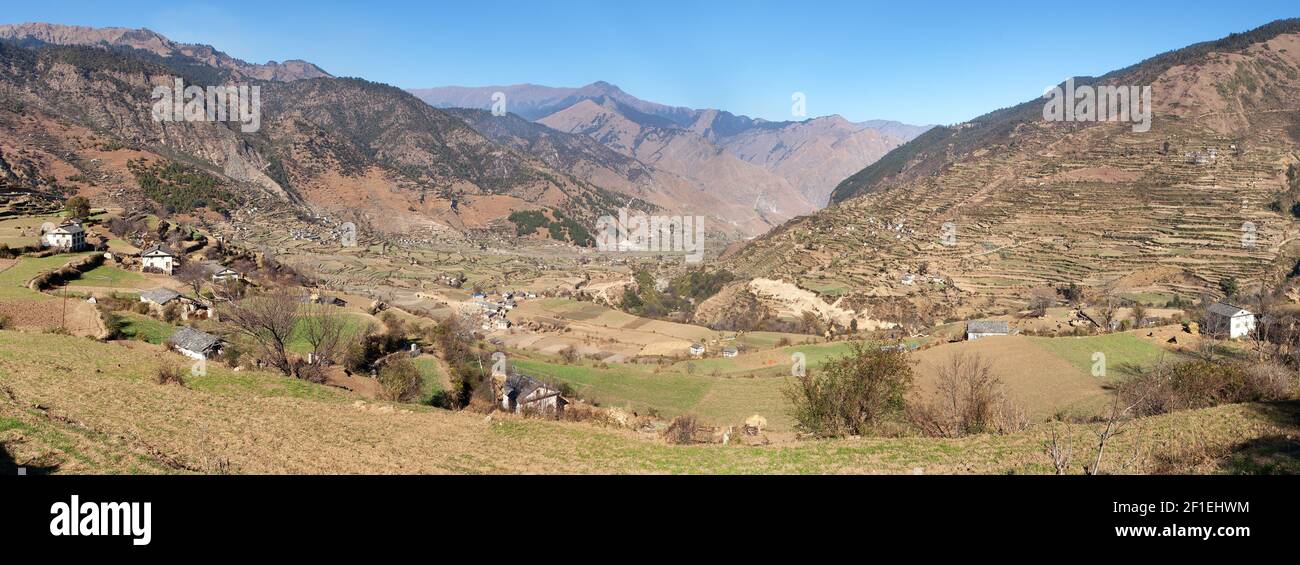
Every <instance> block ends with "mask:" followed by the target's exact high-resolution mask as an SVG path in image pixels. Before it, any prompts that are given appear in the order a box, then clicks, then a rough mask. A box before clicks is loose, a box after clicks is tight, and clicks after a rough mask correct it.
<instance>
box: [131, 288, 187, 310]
mask: <svg viewBox="0 0 1300 565" xmlns="http://www.w3.org/2000/svg"><path fill="white" fill-rule="evenodd" d="M180 298H181V293H179V292H176V291H174V290H172V289H170V288H155V289H152V290H146V291H144V292H141V293H140V302H144V303H147V304H155V305H158V306H166V305H167V304H169V303H171V301H173V300H178V299H180Z"/></svg>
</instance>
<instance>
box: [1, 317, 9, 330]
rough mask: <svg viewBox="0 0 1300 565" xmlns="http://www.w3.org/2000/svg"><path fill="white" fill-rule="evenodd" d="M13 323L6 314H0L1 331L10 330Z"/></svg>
mask: <svg viewBox="0 0 1300 565" xmlns="http://www.w3.org/2000/svg"><path fill="white" fill-rule="evenodd" d="M11 323H12V322H11V321H10V320H9V316H7V315H5V314H0V330H7V329H9V326H10V324H11Z"/></svg>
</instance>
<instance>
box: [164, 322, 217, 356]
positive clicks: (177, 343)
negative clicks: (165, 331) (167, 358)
mask: <svg viewBox="0 0 1300 565" xmlns="http://www.w3.org/2000/svg"><path fill="white" fill-rule="evenodd" d="M167 344H168V345H170V346H172V348H174V349H175V350H176V351H177V352H179V353H180V354H181V355H184V356H186V357H189V358H190V359H195V360H200V361H201V360H205V359H208V358H209V357H214V356H217V355H220V354H221V348H222V346H224V345H225V342H224V341H222V339H221V338H220V337H217V336H215V335H212V334H210V333H207V332H203V331H199V330H196V329H194V328H191V327H189V326H181V327H179V328H177V329H176V331H175V332H174V333H172V336H171V337H170V338H168V339H167Z"/></svg>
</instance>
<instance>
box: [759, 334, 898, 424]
mask: <svg viewBox="0 0 1300 565" xmlns="http://www.w3.org/2000/svg"><path fill="white" fill-rule="evenodd" d="M819 372H820V373H821V374H820V375H814V374H813V372H812V371H809V372H808V373H807V374H806V375H804V376H802V377H796V379H795V381H794V382H793V383H792V385H791V386H790V387H789V388H787V389H786V391H785V394H786V398H788V399H789V400H790V404H791V409H790V415H791V416H792V417H793V418H794V420H795V423H796V425H797V426H798V428H799V429H800V430H802V431H804V432H807V433H811V434H814V435H817V436H820V437H837V436H843V435H862V434H866V433H869V432H871V431H872V430H874V429H876V428H877V427H878V426H880V425H881V424H882V423H885V422H887V421H889V420H891V419H897V418H898V417H899V416H901V415H902V414H903V413H904V410H905V408H906V401H905V398H906V396H907V392H908V390H909V389H910V388H911V386H912V379H913V372H912V362H911V360H910V359H909V358H908V354H907V351H906V350H905V349H903V348H894V347H889V348H882V347H878V346H875V345H869V344H866V343H854V344H852V350H851V351H850V353H849V354H848V355H847V356H845V357H841V358H839V359H836V360H834V361H831V362H829V363H826V364H825V365H823V366H822V368H821V369H820V371H819Z"/></svg>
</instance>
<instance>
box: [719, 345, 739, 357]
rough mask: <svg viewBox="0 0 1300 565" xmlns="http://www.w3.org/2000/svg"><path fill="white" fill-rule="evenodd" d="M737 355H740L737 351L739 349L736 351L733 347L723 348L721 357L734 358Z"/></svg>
mask: <svg viewBox="0 0 1300 565" xmlns="http://www.w3.org/2000/svg"><path fill="white" fill-rule="evenodd" d="M737 355H740V350H739V349H736V348H734V347H724V348H722V356H723V357H735V356H737Z"/></svg>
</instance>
